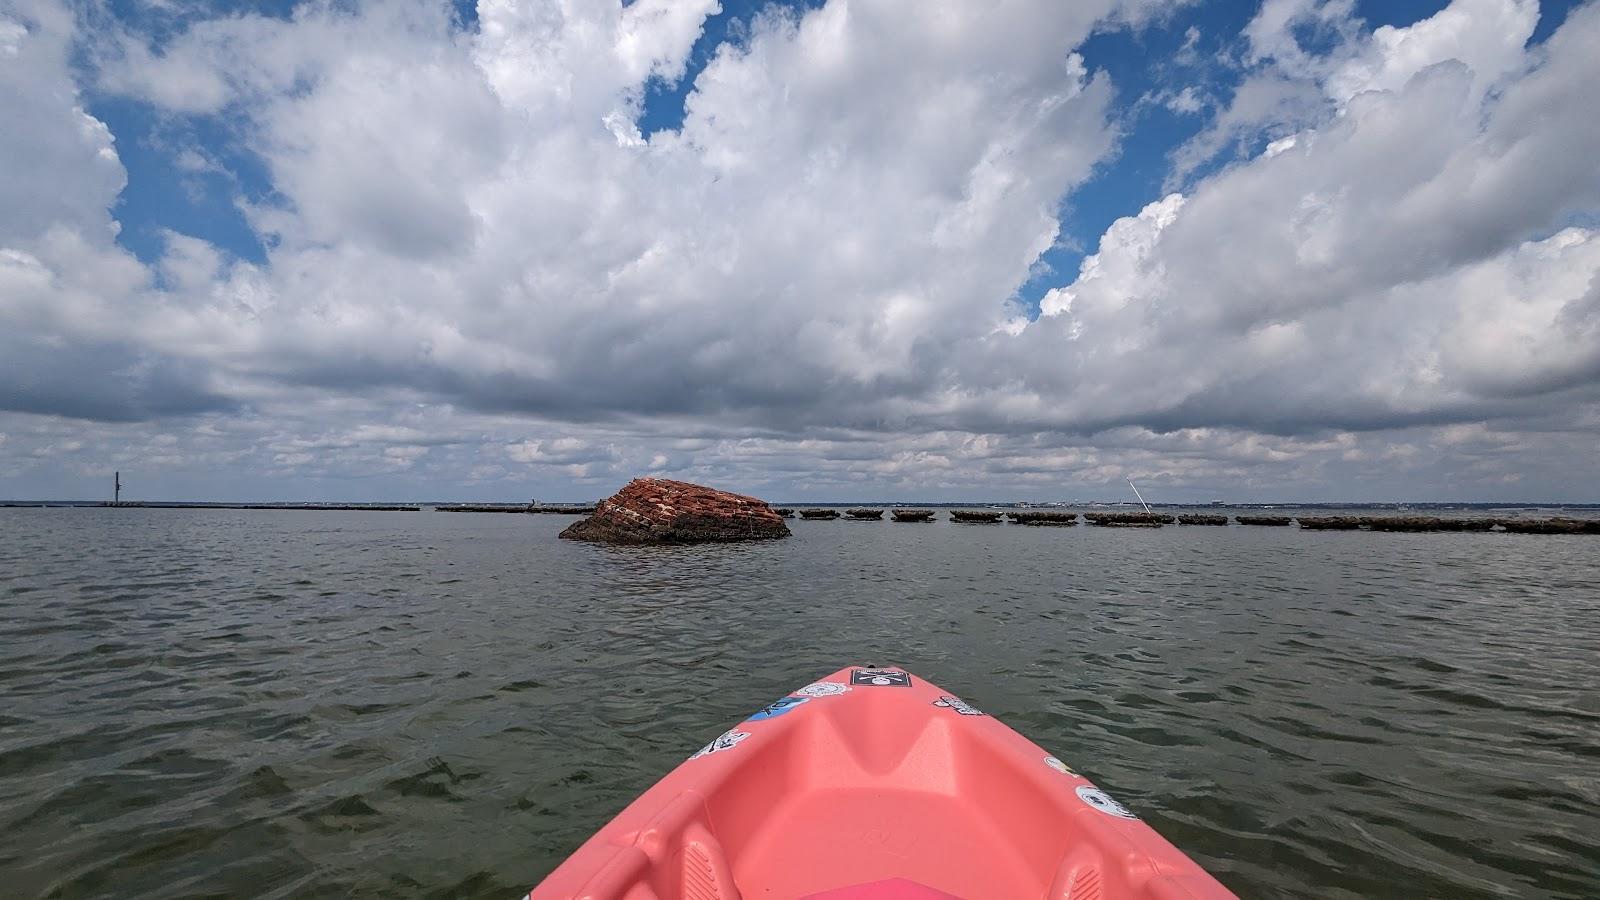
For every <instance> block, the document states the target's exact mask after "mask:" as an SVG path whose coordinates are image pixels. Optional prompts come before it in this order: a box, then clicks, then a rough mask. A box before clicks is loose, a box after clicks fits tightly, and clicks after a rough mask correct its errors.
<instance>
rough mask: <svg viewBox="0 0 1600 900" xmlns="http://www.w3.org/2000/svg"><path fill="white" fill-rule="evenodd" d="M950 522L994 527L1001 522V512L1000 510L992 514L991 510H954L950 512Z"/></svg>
mask: <svg viewBox="0 0 1600 900" xmlns="http://www.w3.org/2000/svg"><path fill="white" fill-rule="evenodd" d="M950 521H952V522H966V523H968V524H973V525H979V524H981V525H993V524H994V523H996V522H998V521H1000V512H999V511H998V510H996V511H994V512H990V511H989V510H977V509H952V510H950Z"/></svg>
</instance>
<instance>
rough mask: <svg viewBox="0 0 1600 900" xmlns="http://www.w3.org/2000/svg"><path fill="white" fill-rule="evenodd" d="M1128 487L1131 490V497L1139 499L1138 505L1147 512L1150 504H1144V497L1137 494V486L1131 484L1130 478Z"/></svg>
mask: <svg viewBox="0 0 1600 900" xmlns="http://www.w3.org/2000/svg"><path fill="white" fill-rule="evenodd" d="M1128 487H1131V488H1133V495H1134V496H1135V497H1138V498H1139V505H1140V506H1142V507H1144V511H1145V512H1149V511H1150V504H1148V503H1146V502H1144V495H1143V494H1141V493H1139V486H1138V485H1136V484H1134V483H1133V479H1132V478H1129V479H1128Z"/></svg>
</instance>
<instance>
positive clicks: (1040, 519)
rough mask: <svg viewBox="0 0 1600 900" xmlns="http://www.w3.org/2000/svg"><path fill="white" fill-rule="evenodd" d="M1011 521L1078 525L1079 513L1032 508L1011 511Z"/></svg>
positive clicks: (1029, 523) (1033, 523) (1021, 523)
mask: <svg viewBox="0 0 1600 900" xmlns="http://www.w3.org/2000/svg"><path fill="white" fill-rule="evenodd" d="M1011 521H1013V522H1016V523H1017V524H1018V525H1076V524H1078V514H1077V513H1075V512H1053V511H1047V510H1032V509H1030V510H1021V511H1019V512H1014V513H1011Z"/></svg>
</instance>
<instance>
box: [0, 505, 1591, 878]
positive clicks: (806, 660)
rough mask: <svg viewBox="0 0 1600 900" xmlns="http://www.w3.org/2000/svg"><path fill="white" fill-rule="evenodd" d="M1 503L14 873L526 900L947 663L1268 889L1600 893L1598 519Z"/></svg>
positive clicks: (4, 731)
mask: <svg viewBox="0 0 1600 900" xmlns="http://www.w3.org/2000/svg"><path fill="white" fill-rule="evenodd" d="M565 524H566V522H565V521H563V520H562V519H561V518H559V517H534V516H528V517H523V516H442V515H429V514H419V515H409V516H399V515H390V514H383V513H359V512H351V513H325V512H317V513H294V512H280V511H229V510H213V511H177V510H94V509H50V510H45V509H26V510H23V509H17V510H0V651H3V652H0V871H4V872H5V873H6V876H7V877H6V893H7V895H8V896H19V897H26V896H50V897H61V898H73V897H101V896H105V897H109V896H113V895H116V896H120V897H179V896H194V895H219V894H220V895H241V896H243V895H251V896H268V897H291V896H304V895H325V896H344V895H349V894H360V895H380V896H407V897H410V896H437V897H479V896H481V897H496V898H502V900H503V898H504V897H507V896H513V895H515V894H516V892H517V891H518V889H520V888H523V887H526V886H527V885H529V884H531V883H534V882H536V881H537V880H538V879H539V878H540V877H541V876H542V875H543V874H544V873H545V872H546V871H548V870H549V869H550V868H551V867H552V866H553V865H555V863H556V862H558V861H559V860H560V859H561V858H562V857H563V856H565V855H566V854H567V853H569V852H571V850H572V849H573V848H574V847H576V845H577V844H578V843H579V842H581V841H582V840H583V839H584V838H585V837H586V836H587V835H588V834H589V833H590V832H591V831H593V829H594V828H596V827H597V826H598V825H599V824H600V823H601V822H603V821H604V820H605V819H606V818H607V817H609V816H610V815H612V814H614V813H615V812H616V811H617V810H618V809H620V808H621V807H622V806H623V805H624V804H625V803H626V802H627V801H628V800H629V799H631V798H632V797H633V796H635V795H636V794H637V793H638V792H639V791H640V790H642V789H643V788H645V787H647V786H648V785H649V784H650V783H651V782H652V781H653V780H654V779H655V778H656V777H658V776H659V775H660V773H662V772H664V771H665V770H666V769H668V768H670V767H671V766H673V765H675V764H677V763H678V762H680V761H681V760H682V759H683V757H684V756H686V755H687V753H688V752H689V751H691V750H693V749H694V748H695V747H697V746H699V745H700V744H702V743H704V741H705V740H706V739H708V738H709V737H710V736H712V735H714V734H716V733H718V732H720V731H721V730H723V729H724V728H725V727H726V726H727V724H728V723H729V722H731V721H735V720H737V719H738V718H739V717H740V716H742V715H744V714H746V713H747V712H748V711H749V710H751V709H755V708H758V707H759V706H761V705H763V704H765V703H766V702H768V701H770V699H771V698H772V697H774V696H777V695H779V694H781V693H782V692H783V691H785V690H787V689H789V688H791V687H793V686H794V685H795V684H796V683H798V682H801V681H804V680H806V679H807V678H810V677H812V676H814V675H817V674H820V673H823V672H827V671H830V670H832V669H834V668H836V667H837V666H839V665H841V664H843V663H845V662H850V661H867V660H878V661H884V662H890V661H893V662H900V663H903V664H905V665H908V666H911V667H912V668H914V669H915V670H917V671H920V672H924V673H926V674H927V675H928V676H929V677H931V678H935V679H936V680H938V681H939V682H940V683H941V684H943V685H945V686H946V687H948V688H950V689H951V690H952V691H956V692H959V693H960V694H961V695H962V696H963V697H965V698H967V699H969V700H971V701H972V702H973V703H974V704H976V705H978V706H980V707H982V708H984V709H987V710H990V711H992V712H993V713H995V714H996V715H998V716H1000V717H1002V718H1003V719H1004V720H1005V721H1007V722H1008V723H1009V724H1011V725H1012V726H1014V727H1016V728H1017V729H1019V730H1020V731H1022V732H1023V733H1025V734H1027V735H1028V736H1029V737H1031V738H1033V739H1034V740H1036V741H1038V742H1039V743H1041V744H1043V745H1044V746H1046V747H1048V748H1050V749H1051V751H1052V752H1054V753H1056V754H1057V755H1060V756H1062V757H1063V758H1066V759H1068V760H1070V761H1071V762H1072V763H1073V764H1074V765H1075V766H1076V767H1077V768H1079V769H1080V770H1082V771H1084V772H1086V773H1088V774H1090V775H1092V776H1093V777H1094V778H1095V779H1096V780H1097V781H1099V782H1100V783H1102V784H1104V785H1105V786H1106V787H1107V788H1108V789H1109V790H1112V791H1113V792H1114V793H1116V794H1117V796H1118V797H1119V798H1122V799H1124V800H1125V801H1126V802H1128V804H1129V805H1130V806H1132V807H1134V808H1135V809H1136V810H1138V811H1139V812H1141V813H1142V814H1143V815H1144V816H1145V817H1146V818H1147V819H1148V820H1149V821H1150V822H1151V823H1152V824H1153V825H1155V826H1156V827H1157V828H1158V829H1160V830H1161V831H1162V832H1163V833H1164V834H1166V835H1167V836H1168V837H1169V838H1171V839H1172V840H1173V841H1174V842H1175V843H1177V844H1178V845H1179V846H1180V847H1182V848H1183V849H1184V850H1186V851H1187V852H1189V853H1191V854H1192V855H1194V856H1195V857H1196V858H1197V859H1198V860H1199V861H1200V862H1201V863H1202V864H1204V865H1206V866H1207V867H1208V868H1209V869H1211V871H1213V872H1215V873H1217V875H1218V876H1219V877H1220V878H1221V879H1222V880H1223V881H1224V882H1225V883H1227V884H1228V885H1229V886H1231V887H1233V888H1234V889H1235V890H1236V891H1238V892H1239V893H1241V894H1243V895H1245V896H1275V897H1414V896H1450V897H1536V896H1543V897H1592V896H1597V895H1600V874H1597V873H1600V837H1597V835H1600V817H1597V814H1596V810H1600V779H1597V778H1596V777H1595V776H1594V775H1593V772H1594V771H1595V770H1596V763H1597V760H1600V692H1597V691H1595V690H1594V686H1595V685H1597V684H1600V660H1597V654H1595V653H1594V648H1595V647H1596V646H1600V631H1597V629H1600V624H1597V622H1600V617H1597V616H1596V613H1597V612H1600V594H1597V593H1596V592H1595V591H1594V589H1593V587H1592V585H1594V584H1596V583H1600V554H1596V553H1595V551H1594V548H1595V547H1596V546H1597V544H1596V542H1595V541H1594V539H1592V538H1582V537H1577V538H1564V537H1537V536H1522V535H1501V534H1450V535H1426V534H1424V535H1407V534H1364V533H1330V534H1309V533H1300V532H1298V531H1295V530H1293V529H1246V528H1228V529H1176V528H1173V529H1162V530H1159V531H1133V532H1122V531H1109V530H1101V529H1087V528H1079V529H1032V528H1016V527H1011V526H1001V527H994V528H981V529H980V528H959V527H956V526H951V525H947V524H943V523H941V524H934V525H925V526H919V527H916V528H909V527H896V526H894V525H893V524H891V523H887V522H885V523H868V524H861V523H850V524H849V525H848V526H845V525H844V524H843V523H829V522H796V523H795V525H794V529H795V532H796V536H795V538H794V539H793V540H791V541H786V542H781V543H775V544H761V545H750V546H736V547H705V548H677V549H669V550H659V549H644V550H640V549H618V548H606V547H596V546H588V545H576V544H569V543H565V542H559V541H557V540H555V533H556V531H558V530H559V529H560V528H561V527H562V526H564V525H565Z"/></svg>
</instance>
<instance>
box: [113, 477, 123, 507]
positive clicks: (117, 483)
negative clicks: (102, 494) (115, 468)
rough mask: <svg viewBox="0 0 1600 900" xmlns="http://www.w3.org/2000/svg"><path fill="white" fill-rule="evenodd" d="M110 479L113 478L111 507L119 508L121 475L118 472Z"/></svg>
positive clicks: (120, 502) (120, 503) (120, 501)
mask: <svg viewBox="0 0 1600 900" xmlns="http://www.w3.org/2000/svg"><path fill="white" fill-rule="evenodd" d="M112 478H114V479H115V481H113V483H112V488H111V505H112V506H121V505H122V473H121V472H118V473H116V474H115V475H113V476H112Z"/></svg>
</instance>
